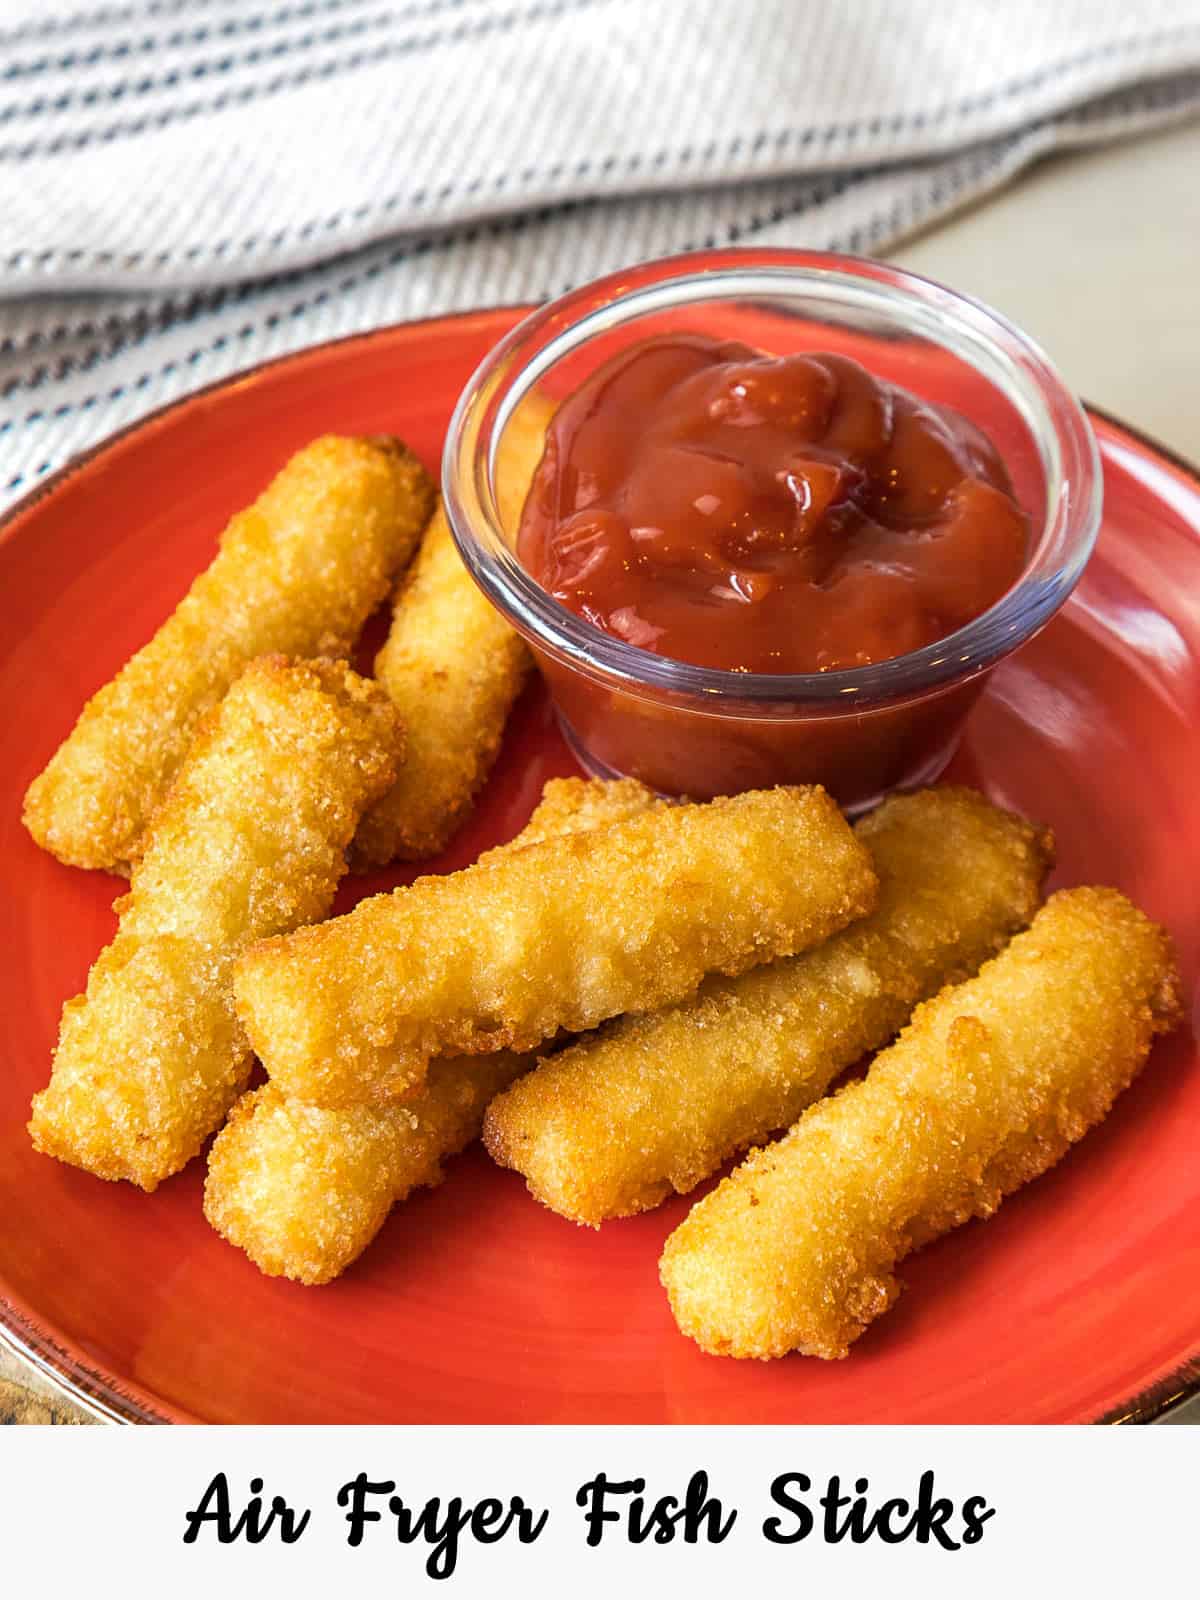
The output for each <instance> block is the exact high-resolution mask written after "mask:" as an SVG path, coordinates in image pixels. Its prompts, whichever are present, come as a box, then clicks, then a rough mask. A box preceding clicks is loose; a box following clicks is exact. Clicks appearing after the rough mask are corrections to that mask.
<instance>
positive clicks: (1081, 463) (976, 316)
mask: <svg viewBox="0 0 1200 1600" xmlns="http://www.w3.org/2000/svg"><path fill="white" fill-rule="evenodd" d="M689 332H690V333H696V332H699V333H705V334H710V335H713V336H715V337H718V338H721V339H740V340H742V341H744V342H745V343H747V344H750V345H754V346H757V347H758V348H760V349H762V350H765V351H767V352H768V353H770V354H773V355H782V354H790V353H794V352H798V351H804V350H809V351H817V350H824V351H835V352H838V353H841V354H844V355H850V356H853V357H855V358H856V359H857V360H858V361H860V362H861V363H862V364H863V365H864V366H865V367H867V368H868V369H869V370H870V371H871V372H872V373H874V374H875V375H876V376H878V377H881V378H884V379H887V380H889V381H890V382H892V383H895V384H898V385H900V386H901V387H903V388H905V389H908V390H910V391H911V392H913V393H915V394H916V395H918V396H920V397H922V398H924V399H927V400H930V401H933V402H935V403H938V404H942V405H949V406H952V407H953V408H954V409H956V410H958V411H960V412H961V413H963V414H964V415H965V416H966V417H968V418H969V419H970V420H971V421H972V422H974V423H975V424H976V425H977V426H978V427H980V428H981V429H982V430H983V431H984V432H985V433H986V434H987V435H988V437H989V438H990V439H991V440H992V441H993V443H994V444H995V445H996V447H997V448H998V450H999V451H1000V454H1001V455H1002V456H1003V458H1004V460H1005V463H1006V465H1007V467H1008V470H1009V473H1010V475H1011V478H1012V482H1013V488H1014V491H1015V493H1016V496H1017V499H1018V501H1019V502H1020V504H1021V506H1022V508H1023V509H1024V510H1025V512H1026V513H1027V514H1028V515H1029V518H1030V523H1031V529H1032V532H1031V539H1030V548H1029V553H1028V557H1027V561H1026V565H1025V569H1024V571H1023V572H1022V574H1021V577H1020V578H1019V580H1018V581H1017V582H1016V583H1015V584H1014V585H1013V587H1012V588H1011V589H1009V590H1008V592H1007V593H1006V594H1004V595H1003V596H1002V597H1001V598H1000V599H999V600H998V601H997V602H996V604H994V605H993V606H992V607H991V608H990V609H989V610H987V611H985V612H983V613H982V614H981V615H980V616H978V617H976V618H975V619H974V620H973V621H972V622H970V623H968V624H967V625H966V626H965V627H963V628H960V629H959V630H958V631H957V632H955V633H952V634H950V635H948V636H947V637H946V638H944V639H940V640H938V641H937V642H936V643H934V644H931V645H926V646H925V647H924V648H922V649H919V650H914V651H911V652H909V653H907V654H905V655H900V656H895V657H893V658H892V659H890V660H886V661H879V662H876V663H874V664H872V665H869V666H862V667H854V668H848V669H842V670H835V671H829V672H813V673H791V674H766V673H763V674H759V673H750V674H747V673H739V672H727V671H723V670H720V669H717V668H712V667H700V666H695V665H691V664H689V663H687V662H682V661H676V660H673V659H671V658H669V657H665V656H661V655H656V654H654V653H652V652H650V651H647V650H643V649H640V648H638V647H637V646H635V645H632V644H630V643H628V642H627V641H625V640H623V639H618V638H615V637H614V636H612V635H610V634H608V633H606V632H604V631H603V630H601V629H600V628H597V627H595V626H594V625H593V624H592V623H590V622H587V621H585V620H584V619H583V618H582V617H579V616H577V615H576V614H575V613H574V612H572V611H569V610H568V609H567V608H566V607H565V606H563V605H561V604H560V603H559V602H558V601H557V600H556V599H554V598H553V596H551V595H550V594H549V593H548V592H547V591H546V590H545V589H543V588H542V587H541V586H540V585H539V584H538V583H537V582H536V581H535V580H534V578H533V577H531V576H530V574H529V573H528V572H526V571H525V570H524V568H523V567H522V566H521V564H520V562H519V560H518V559H517V556H516V554H515V544H516V533H517V525H518V522H519V515H520V503H521V500H522V495H521V494H519V493H518V494H516V495H515V496H514V494H513V491H512V484H511V483H509V484H507V485H506V484H504V483H502V482H498V478H499V473H498V466H499V467H501V469H502V467H503V462H504V460H505V452H506V449H507V448H508V447H509V446H511V445H513V442H514V441H517V442H518V443H519V442H520V440H521V437H522V435H524V437H525V440H526V444H525V453H526V456H528V453H529V445H528V440H529V437H530V435H531V433H532V435H533V437H534V450H535V452H536V448H537V446H536V439H537V437H538V436H539V435H538V430H540V429H541V428H542V427H544V420H545V417H546V415H547V414H548V412H549V410H550V408H551V407H552V406H553V405H554V404H555V403H557V402H558V401H560V400H561V399H562V398H564V397H565V396H566V395H567V394H569V393H570V392H571V391H572V390H573V389H575V388H577V387H578V385H579V384H580V383H581V382H582V381H583V379H584V378H585V377H586V376H587V375H588V374H589V373H590V372H591V371H593V370H594V368H595V367H597V366H598V365H599V364H600V363H601V362H603V361H606V360H608V359H610V358H611V357H612V356H613V355H614V354H615V353H616V352H617V351H618V350H620V349H622V348H623V347H624V346H626V345H628V344H629V343H631V342H633V341H635V340H641V339H644V338H648V337H652V336H655V335H659V334H669V333H674V334H679V333H689ZM535 459H536V454H535ZM442 486H443V494H444V497H445V505H446V511H447V515H448V517H449V520H450V525H451V528H452V530H453V533H454V538H455V541H456V543H457V546H458V549H459V552H460V553H461V555H462V558H463V560H464V562H465V563H466V565H467V568H468V570H469V571H470V572H471V574H472V576H473V577H474V578H475V581H476V582H477V583H478V584H479V585H480V587H481V588H482V590H483V592H484V593H485V594H486V595H487V596H488V598H489V599H490V600H491V601H492V603H493V604H494V605H496V606H497V607H498V608H499V610H500V611H501V612H502V613H503V614H504V616H506V617H507V618H508V620H509V621H510V622H511V623H512V625H513V626H514V627H515V628H516V629H517V630H518V632H519V633H521V634H522V636H523V637H524V638H525V639H526V641H527V642H528V644H529V646H530V648H531V650H532V652H533V655H534V658H535V660H536V661H537V663H538V666H539V667H540V669H541V671H542V673H543V675H544V677H545V679H546V681H547V683H548V684H549V687H550V692H551V694H552V696H553V700H554V704H555V708H556V711H557V714H558V717H559V719H560V722H561V724H562V728H563V732H564V734H565V736H566V738H567V740H568V741H569V743H570V744H571V746H572V747H573V749H574V751H575V753H576V754H577V756H578V757H579V759H580V760H581V761H582V762H583V764H584V765H585V767H587V768H588V769H589V770H590V771H592V772H593V773H596V774H598V775H601V776H605V777H609V776H614V775H621V776H632V777H636V778H640V779H641V780H642V782H644V783H646V784H648V785H650V787H652V788H654V789H657V790H659V791H660V792H662V793H664V794H676V795H689V796H691V797H692V798H694V799H705V798H709V797H711V796H713V795H716V794H728V793H734V792H736V791H738V790H741V789H751V788H764V787H769V786H770V785H773V784H777V783H822V784H824V785H825V787H826V788H827V789H828V790H829V791H830V793H832V794H833V795H834V796H835V797H836V799H837V800H838V801H839V802H840V803H841V804H842V805H843V806H845V807H846V808H847V809H848V810H851V811H855V810H860V809H863V808H864V807H866V806H869V805H871V804H873V803H875V802H876V801H877V800H878V799H879V798H881V797H882V795H884V794H885V793H886V792H887V791H888V790H890V789H893V788H897V787H909V786H912V785H915V784H921V783H927V782H930V781H932V780H933V779H934V778H935V777H936V776H937V775H938V773H939V772H940V771H941V770H942V768H943V767H944V766H945V764H946V762H947V761H948V760H949V759H950V756H951V755H952V754H953V751H954V747H955V745H956V744H957V742H958V739H959V737H960V734H961V732H962V726H963V722H964V719H965V718H966V716H967V713H968V712H969V710H970V708H971V706H972V705H973V704H974V702H975V700H976V698H977V697H978V695H979V693H980V691H981V689H982V688H983V686H984V683H985V682H986V679H987V675H988V673H989V672H990V671H991V669H992V668H993V667H994V666H995V665H996V664H997V662H999V661H1001V660H1003V658H1004V657H1005V656H1007V655H1009V654H1010V653H1011V652H1012V651H1014V650H1016V649H1017V648H1018V647H1019V646H1020V645H1022V644H1024V643H1025V641H1026V640H1028V639H1030V638H1031V637H1032V636H1033V635H1034V634H1035V633H1037V632H1038V631H1039V630H1040V629H1041V628H1042V627H1044V626H1045V624H1046V623H1047V622H1048V621H1049V620H1050V618H1051V617H1052V616H1053V615H1054V613H1055V612H1056V611H1057V610H1058V609H1059V607H1060V606H1061V605H1062V604H1063V602H1064V601H1065V600H1066V598H1067V596H1068V595H1069V594H1070V593H1071V591H1072V589H1073V588H1074V587H1075V584H1076V583H1077V582H1078V580H1079V577H1080V574H1081V573H1082V571H1083V568H1084V565H1085V563H1086V561H1087V559H1088V556H1089V555H1090V554H1091V551H1092V547H1093V545H1094V543H1095V539H1096V533H1097V530H1098V527H1099V521H1100V507H1101V476H1100V468H1099V460H1098V456H1097V451H1096V443H1095V439H1094V438H1093V435H1092V430H1091V427H1090V425H1089V423H1088V420H1087V417H1086V416H1085V414H1084V412H1083V410H1082V408H1081V407H1080V405H1079V403H1078V402H1077V401H1076V399H1075V398H1074V396H1073V395H1072V394H1071V393H1070V391H1069V390H1068V389H1067V388H1066V387H1065V385H1064V384H1063V381H1062V379H1061V378H1060V377H1059V375H1058V374H1057V372H1056V371H1055V369H1054V368H1053V366H1052V365H1051V364H1050V362H1049V361H1048V360H1047V358H1046V356H1045V355H1044V354H1043V352H1042V351H1041V350H1040V349H1039V348H1038V346H1037V345H1036V344H1034V342H1033V341H1032V340H1031V339H1029V338H1028V337H1027V336H1026V335H1025V334H1023V333H1022V332H1021V331H1020V330H1019V329H1018V328H1016V327H1014V326H1013V325H1012V323H1010V322H1008V321H1006V320H1005V319H1004V318H1003V317H1001V316H1000V315H998V314H997V313H996V312H994V311H991V310H989V309H988V308H987V307H986V306H984V305H981V304H979V303H978V302H977V301H974V300H971V299H969V298H967V297H966V296H964V295H959V294H956V293H954V292H953V291H951V290H949V289H946V288H943V287H942V286H941V285H939V284H936V283H932V282H930V281H929V280H928V279H925V278H920V277H917V276H916V275H915V274H913V273H908V272H903V271H901V270H900V269H899V268H896V267H892V266H888V265H887V264H885V263H883V262H879V261H869V260H861V259H858V258H856V257H849V256H839V255H829V254H818V253H813V252H808V251H800V250H735V249H730V250H718V251H706V252H703V253H699V254H694V255H687V256H677V257H674V258H671V259H667V260H662V261H655V262H650V263H648V264H646V265H644V266H639V267H635V268H631V269H630V270H629V271H627V272H622V273H616V274H613V275H611V276H609V277H606V278H602V279H599V280H598V281H597V282H595V283H590V284H587V285H585V286H584V287H583V288H581V289H577V290H574V291H573V292H571V293H570V294H567V295H564V296H563V297H562V298H561V299H558V300H555V301H553V302H552V303H550V304H547V305H545V306H542V307H540V308H539V309H538V310H536V311H534V312H533V313H532V315H530V316H529V317H527V318H526V319H525V320H524V321H523V322H521V323H520V324H519V325H518V326H517V327H516V328H515V329H514V330H513V331H512V332H511V333H510V334H509V335H508V337H507V338H505V339H504V340H502V341H501V343H500V344H499V345H497V346H496V348H495V349H494V350H493V351H492V352H491V354H490V355H489V356H488V357H487V359H486V360H485V361H484V362H483V363H482V364H481V365H480V367H479V368H478V369H477V370H476V372H475V374H474V376H473V377H472V379H471V381H470V382H469V383H468V384H467V386H466V388H465V390H464V391H463V393H462V396H461V398H460V399H459V402H458V406H457V408H456V410H455V413H454V416H453V419H452V421H451V424H450V431H449V434H448V436H447V439H446V448H445V455H444V458H443V467H442Z"/></svg>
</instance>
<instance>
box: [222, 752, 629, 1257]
mask: <svg viewBox="0 0 1200 1600" xmlns="http://www.w3.org/2000/svg"><path fill="white" fill-rule="evenodd" d="M659 803H660V802H658V801H656V799H655V797H654V795H653V794H652V793H651V792H650V790H648V789H644V788H643V787H642V785H641V784H639V783H636V782H634V781H633V780H632V779H625V780H622V781H619V782H616V783H600V782H597V781H595V780H593V781H592V782H585V781H584V780H583V779H581V778H558V779H553V780H552V781H551V782H550V783H548V784H547V785H546V787H545V790H544V791H543V795H542V801H541V804H540V805H539V806H538V808H537V810H536V811H535V812H534V814H533V816H532V817H531V818H530V819H529V822H528V824H527V825H526V827H525V829H524V830H523V831H522V832H521V833H519V834H518V835H517V837H516V838H515V839H513V840H512V841H511V843H509V844H507V845H501V846H500V847H499V848H498V849H497V850H496V851H494V852H489V855H499V854H500V853H501V852H502V851H504V850H514V849H521V848H522V847H523V846H525V845H527V844H534V843H537V842H539V841H540V840H541V839H544V838H550V837H554V836H557V835H562V834H567V833H574V832H579V831H582V830H584V829H586V828H596V827H602V826H605V825H607V824H608V823H610V822H616V821H618V820H619V819H620V818H621V817H626V816H632V815H634V814H635V813H636V812H638V811H644V810H648V809H649V808H650V807H651V806H653V805H656V804H659ZM532 1065H533V1057H531V1056H516V1055H513V1054H512V1053H511V1052H510V1051H507V1050H498V1051H496V1052H495V1053H494V1054H493V1055H486V1056H446V1057H443V1058H442V1059H441V1060H438V1061H433V1062H431V1063H430V1067H429V1076H428V1078H427V1079H426V1081H425V1083H424V1085H423V1087H422V1089H421V1092H420V1093H419V1094H417V1095H414V1097H413V1098H412V1099H411V1100H409V1101H407V1102H405V1103H404V1104H402V1105H390V1106H365V1105H364V1106H347V1107H346V1108H345V1109H344V1110H341V1111H334V1110H328V1109H323V1108H321V1107H319V1106H312V1105H307V1104H305V1103H304V1102H303V1101H300V1100H292V1099H289V1097H288V1096H287V1095H284V1094H281V1093H280V1091H279V1089H278V1088H277V1087H276V1085H275V1084H272V1083H269V1084H266V1085H265V1086H264V1087H263V1088H261V1089H255V1090H252V1091H251V1092H250V1093H249V1094H245V1095H243V1096H242V1098H241V1099H240V1100H239V1101H238V1103H237V1105H236V1106H235V1107H234V1109H233V1111H232V1112H231V1113H230V1117H229V1121H228V1122H227V1123H226V1124H225V1127H224V1128H223V1129H222V1130H221V1132H220V1133H219V1134H218V1135H217V1137H216V1140H215V1141H214V1143H213V1147H212V1149H211V1151H210V1152H209V1157H208V1180H207V1183H206V1184H205V1188H204V1214H205V1216H206V1217H207V1218H208V1220H209V1222H211V1223H212V1225H213V1227H214V1228H216V1230H217V1232H218V1233H220V1234H223V1235H224V1236H225V1238H226V1239H228V1240H229V1242H230V1243H231V1244H235V1245H238V1246H240V1248H241V1249H243V1250H244V1251H245V1252H246V1254H247V1255H248V1256H249V1257H250V1259H251V1260H252V1261H253V1262H254V1263H255V1265H256V1266H258V1267H260V1268H261V1269H262V1271H263V1272H265V1273H268V1274H270V1275H271V1276H279V1275H282V1276H284V1277H288V1278H294V1279H296V1280H298V1281H299V1282H300V1283H308V1284H316V1283H328V1282H329V1281H330V1280H331V1279H332V1278H336V1277H337V1276H338V1274H339V1273H341V1272H344V1271H345V1270H346V1268H347V1267H348V1266H349V1265H350V1263H351V1262H352V1261H354V1260H355V1259H356V1258H357V1257H358V1256H360V1255H361V1254H362V1252H363V1251H364V1250H365V1249H366V1248H367V1246H368V1245H369V1244H370V1242H371V1240H372V1239H373V1238H374V1237H375V1235H376V1233H378V1231H379V1229H380V1228H381V1227H382V1225H383V1222H384V1219H385V1218H386V1217H387V1214H388V1212H389V1211H390V1210H391V1208H392V1207H393V1206H394V1205H396V1204H398V1203H399V1202H400V1201H401V1200H403V1199H404V1198H405V1197H406V1196H407V1195H408V1194H409V1193H411V1191H412V1190H413V1189H419V1188H424V1187H426V1186H429V1185H432V1184H435V1183H438V1182H439V1181H440V1179H441V1177H442V1164H443V1162H444V1161H445V1160H446V1158H447V1157H449V1156H452V1155H454V1154H456V1153H457V1152H458V1151H459V1150H461V1149H463V1148H464V1146H466V1145H468V1144H469V1143H470V1142H471V1141H472V1140H473V1139H475V1138H476V1137H477V1136H478V1134H479V1128H480V1124H481V1123H482V1121H483V1113H484V1110H485V1108H486V1106H487V1103H488V1101H489V1100H490V1099H491V1098H492V1096H493V1095H494V1094H495V1093H496V1092H497V1091H498V1090H500V1089H503V1088H505V1087H506V1086H507V1085H508V1084H510V1083H511V1082H512V1081H513V1079H514V1078H516V1077H517V1076H518V1075H519V1074H520V1073H522V1072H524V1071H526V1070H527V1069H528V1068H529V1067H530V1066H532Z"/></svg>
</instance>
